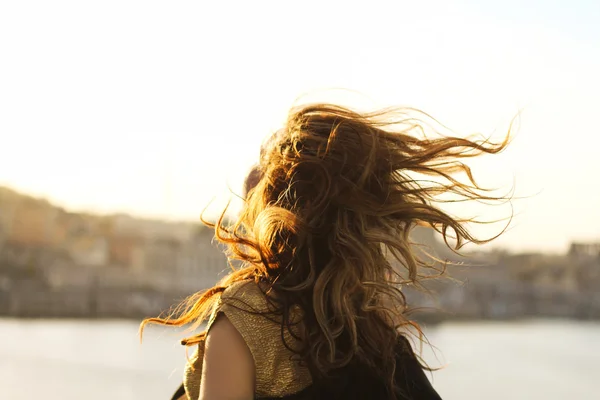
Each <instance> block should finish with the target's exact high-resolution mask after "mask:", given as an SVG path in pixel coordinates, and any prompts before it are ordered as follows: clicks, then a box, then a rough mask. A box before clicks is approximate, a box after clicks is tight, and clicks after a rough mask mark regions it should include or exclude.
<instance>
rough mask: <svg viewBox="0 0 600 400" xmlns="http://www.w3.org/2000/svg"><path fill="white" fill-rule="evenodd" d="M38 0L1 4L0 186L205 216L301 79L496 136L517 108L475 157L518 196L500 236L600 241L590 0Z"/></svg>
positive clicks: (525, 244)
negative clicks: (501, 148)
mask: <svg viewBox="0 0 600 400" xmlns="http://www.w3.org/2000/svg"><path fill="white" fill-rule="evenodd" d="M33 3H35V7H32V6H31V4H30V3H22V2H12V3H8V2H7V3H5V4H3V5H2V6H0V52H1V53H2V54H3V57H4V58H5V60H6V61H5V62H3V63H1V64H0V87H1V90H0V110H2V111H1V113H2V116H1V117H0V137H1V139H2V144H1V149H2V150H1V151H2V153H1V155H0V185H4V186H8V187H11V188H13V189H15V190H18V191H20V192H22V193H25V194H31V195H35V196H40V197H44V198H47V199H49V200H50V201H52V202H53V203H55V204H57V205H60V206H62V207H65V208H67V209H69V210H73V211H91V212H96V213H102V214H106V213H115V212H124V213H129V214H133V215H136V216H141V217H154V218H166V219H178V220H180V219H184V220H196V221H197V220H198V215H199V214H200V212H201V211H202V209H203V208H204V207H205V206H206V205H208V204H209V202H210V201H211V200H212V199H213V197H214V198H215V201H214V203H212V205H211V207H210V209H209V214H212V215H214V214H215V213H216V212H218V211H220V210H221V209H222V207H223V206H224V204H225V202H226V200H227V199H228V198H229V197H230V194H229V188H231V189H232V190H233V191H234V192H237V193H239V192H241V183H242V180H243V178H244V176H245V174H246V172H247V171H248V168H249V167H250V166H251V165H252V164H253V163H254V162H255V161H256V158H257V156H258V147H259V145H260V143H261V141H262V140H263V138H264V137H265V136H266V135H268V134H269V133H270V132H272V131H273V130H276V129H278V128H279V127H280V125H281V124H282V123H283V121H284V119H285V116H286V113H287V111H288V109H289V107H290V106H291V105H292V104H293V103H294V102H295V101H296V100H297V99H298V96H301V95H303V94H307V93H310V94H311V95H310V96H308V97H305V98H301V99H300V102H305V101H310V100H324V101H338V102H342V103H343V104H346V105H350V106H357V107H369V108H374V107H377V106H390V105H407V106H414V107H417V108H420V109H422V110H424V111H426V112H427V113H429V114H431V115H433V116H434V117H436V118H437V119H439V120H440V121H441V122H442V123H444V124H445V125H447V126H449V127H450V128H452V129H453V130H455V131H456V132H457V133H459V134H461V135H463V134H464V135H468V134H471V133H475V132H480V133H482V134H484V135H493V137H494V138H499V137H501V136H502V135H503V134H504V133H505V132H506V129H507V127H508V124H509V122H510V120H511V118H513V117H514V115H515V114H516V113H517V112H518V111H519V110H522V114H521V117H520V119H519V121H518V124H517V131H516V132H515V133H516V136H515V140H514V142H513V144H512V146H511V147H510V148H509V149H508V150H507V151H506V152H505V153H503V154H501V155H499V156H491V157H485V158H483V159H481V160H477V161H475V162H473V163H472V166H473V167H474V171H475V177H476V178H478V180H479V181H480V182H481V183H482V184H484V185H486V186H493V187H500V188H502V189H505V190H508V189H509V188H510V186H511V185H512V184H513V179H514V183H515V185H516V192H515V195H516V196H524V197H525V198H524V199H522V200H517V201H515V203H514V205H515V212H516V213H517V216H516V219H515V221H514V223H513V226H512V228H511V230H509V231H508V232H507V233H505V235H504V236H503V237H501V238H500V239H499V240H498V241H497V244H496V246H499V247H507V248H509V249H511V250H515V251H527V250H540V251H552V252H564V251H565V250H566V248H567V246H568V244H569V243H570V242H571V241H574V240H575V241H577V240H582V241H597V240H598V239H599V236H600V229H599V228H598V226H600V209H599V208H598V205H599V204H600V185H598V184H597V183H594V182H595V181H596V180H595V179H593V178H592V179H590V174H591V173H593V172H594V171H599V170H600V158H599V157H597V155H596V152H597V147H596V146H597V145H598V144H599V139H598V133H600V132H599V130H598V123H597V122H596V121H595V118H594V117H595V113H596V110H598V109H599V108H600V96H599V95H598V93H599V92H600V78H599V77H598V75H597V71H598V70H600V51H599V50H598V49H600V27H599V26H598V25H597V24H595V23H594V21H597V20H598V18H600V5H598V4H597V3H595V2H592V1H588V2H583V1H579V2H570V3H568V7H567V6H566V5H563V6H558V5H557V4H554V3H552V4H550V3H547V2H542V1H530V2H516V1H509V2H504V3H502V5H498V4H496V3H495V2H494V3H492V2H474V1H457V2H443V1H441V0H438V1H428V2H419V3H418V4H414V3H408V2H377V1H375V2H371V3H370V4H369V7H368V8H365V7H362V6H360V5H351V4H348V3H347V2H344V3H341V2H327V3H321V2H319V3H317V2H311V1H307V2H303V3H302V6H301V7H300V6H295V7H293V8H291V6H290V5H288V4H284V3H271V2H269V3H266V2H252V4H245V3H240V4H237V5H236V6H235V7H233V8H232V7H231V5H228V4H227V3H219V2H213V3H210V4H197V3H194V2H178V3H177V4H169V5H168V7H167V6H166V5H164V6H162V5H160V4H159V3H148V2H141V1H131V2H117V1H107V2H103V3H102V4H101V5H95V4H92V3H89V4H88V3H80V2H75V1H58V2H53V3H52V4H50V3H45V2H41V1H38V2H33ZM334 3H336V5H335V6H334ZM491 4H494V5H491ZM565 4H566V3H565ZM267 6H268V7H269V12H265V7H267ZM336 7H340V9H339V10H340V11H339V15H340V18H339V19H336V20H332V19H331V18H325V16H326V15H328V16H330V15H336V14H335V9H336ZM320 10H322V11H323V12H322V13H321V12H320ZM67 11H68V12H67ZM332 13H333V14H332ZM74 15H77V18H74V17H73V16H74ZM132 21H135V24H132ZM224 21H227V22H224ZM242 32H243V33H242ZM325 37H327V38H328V39H327V41H326V42H324V40H323V38H325ZM330 88H346V89H348V90H349V91H342V90H325V91H323V90H324V89H330ZM236 207H239V202H238V203H235V204H234V205H233V209H234V210H235V208H236ZM483 210H485V211H483ZM453 211H456V212H457V213H459V214H464V213H467V214H470V213H473V211H474V209H473V208H472V206H469V207H463V208H460V207H459V208H457V209H456V210H454V209H453ZM507 212H510V209H507V208H506V207H501V208H498V209H493V210H488V209H479V208H478V207H477V208H476V213H478V214H482V216H483V218H486V219H494V218H497V217H501V216H505V215H506V214H507ZM501 229H502V224H501V223H500V224H497V225H494V226H492V227H482V228H477V229H476V232H481V234H482V235H489V234H494V233H496V232H498V231H499V230H501Z"/></svg>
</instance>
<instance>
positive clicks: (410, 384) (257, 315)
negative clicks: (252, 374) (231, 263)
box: [184, 280, 440, 400]
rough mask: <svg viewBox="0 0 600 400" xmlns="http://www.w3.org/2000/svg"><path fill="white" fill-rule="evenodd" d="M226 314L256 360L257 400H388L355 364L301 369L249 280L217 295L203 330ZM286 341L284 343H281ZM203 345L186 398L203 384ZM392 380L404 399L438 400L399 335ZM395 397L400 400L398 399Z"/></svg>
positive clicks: (374, 378) (277, 320) (375, 378)
mask: <svg viewBox="0 0 600 400" xmlns="http://www.w3.org/2000/svg"><path fill="white" fill-rule="evenodd" d="M220 316H225V317H226V318H227V319H228V321H229V322H231V324H232V325H233V326H234V327H235V329H236V330H237V332H239V333H240V335H241V336H242V338H243V340H244V342H245V344H246V345H247V346H248V349H249V350H250V352H251V353H252V357H253V359H254V362H255V369H256V380H255V385H256V386H255V398H256V399H263V400H266V399H289V400H309V399H310V400H312V399H331V400H333V399H350V400H352V399H374V400H376V399H387V398H388V396H387V392H386V390H387V389H386V387H385V385H384V382H383V380H382V377H381V376H380V375H378V374H377V372H376V371H372V370H371V369H369V368H368V367H366V366H364V365H361V364H360V363H359V362H354V363H350V364H349V365H347V366H345V367H343V368H340V369H338V370H334V371H331V373H330V374H329V376H328V377H327V378H321V379H319V380H316V381H314V380H313V379H312V377H311V373H310V371H309V369H308V368H307V367H306V365H303V363H301V361H300V359H299V357H297V355H296V354H295V353H294V351H292V350H291V349H290V348H289V347H292V348H293V347H294V345H295V339H294V335H293V334H290V333H289V332H287V330H286V329H285V328H283V335H284V336H283V338H282V322H283V321H282V319H281V317H278V316H277V315H275V314H273V309H272V307H270V306H269V302H268V300H267V298H266V297H265V294H264V293H263V290H262V289H261V288H260V287H259V286H258V285H257V284H256V283H255V282H253V281H251V280H247V281H240V282H237V283H236V284H234V285H232V286H230V287H229V288H227V290H225V291H224V292H223V293H222V294H221V298H220V300H219V302H218V303H217V304H216V306H215V308H214V310H213V313H212V315H211V318H210V319H209V322H208V326H207V329H210V327H211V326H212V324H213V323H214V321H215V320H216V319H217V317H220ZM284 340H285V342H284ZM204 350H205V342H204V341H203V342H201V343H199V344H198V348H197V350H196V353H195V354H194V356H193V357H192V358H191V359H190V363H189V364H188V365H187V367H186V369H185V377H184V387H185V392H186V394H187V397H188V398H189V399H198V398H199V393H200V387H201V384H202V364H203V355H204ZM396 353H397V360H398V361H397V370H396V375H395V379H396V380H397V381H398V383H399V386H400V387H401V388H402V389H403V390H404V391H405V392H406V393H405V394H406V397H405V398H406V399H414V400H429V399H431V400H434V399H439V398H440V397H439V396H438V395H437V393H436V392H435V390H434V389H433V387H432V386H431V384H430V383H429V381H428V379H427V377H426V375H425V373H424V372H423V369H422V367H421V365H420V364H419V362H418V361H417V358H416V356H415V355H414V352H413V351H412V349H411V346H410V343H409V342H408V340H407V339H405V338H404V337H403V336H398V343H397V346H396ZM399 399H402V397H400V398H399Z"/></svg>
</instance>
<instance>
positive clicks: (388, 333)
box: [142, 104, 509, 393]
mask: <svg viewBox="0 0 600 400" xmlns="http://www.w3.org/2000/svg"><path fill="white" fill-rule="evenodd" d="M428 118H429V117H428V116H427V115H426V114H424V113H421V112H419V111H417V110H414V109H396V110H384V111H379V112H374V113H359V112H355V111H352V110H350V109H347V108H343V107H339V106H336V105H331V104H315V105H308V106H304V107H300V108H298V109H294V110H292V112H291V113H290V116H289V119H288V121H287V124H286V125H285V127H284V128H283V129H282V130H280V131H279V132H277V133H276V134H274V135H273V136H272V137H271V139H270V140H269V141H268V142H267V143H266V144H265V146H264V148H263V151H262V154H261V159H260V164H259V165H258V166H257V167H256V168H255V170H254V172H253V174H254V175H252V179H253V182H251V183H249V184H248V185H247V186H248V189H249V190H248V193H247V196H246V199H245V207H244V208H243V211H242V213H241V215H240V216H239V218H238V219H237V221H236V222H235V223H234V224H233V225H231V226H225V225H224V222H223V221H224V219H223V216H222V217H221V219H219V221H218V222H217V223H216V224H215V225H211V226H214V228H215V235H216V238H217V239H218V240H219V241H220V242H221V243H223V244H225V245H226V246H227V249H228V256H229V259H230V260H237V261H240V262H241V267H239V268H235V269H234V270H233V271H232V272H231V274H229V275H228V276H227V277H225V278H224V279H223V280H222V281H221V282H220V283H219V284H218V285H217V286H215V287H213V288H211V289H209V290H207V291H204V292H202V293H198V294H196V295H194V296H192V297H191V298H190V299H189V300H188V301H187V302H186V303H185V306H184V307H183V308H182V310H181V312H180V313H177V314H176V315H171V316H170V317H167V318H150V319H147V320H145V321H144V322H143V323H142V327H143V326H144V325H145V324H147V323H159V324H163V325H175V326H180V325H186V324H194V325H195V326H197V325H198V324H200V323H201V322H202V321H204V320H205V319H206V318H207V317H208V315H209V313H210V312H211V310H212V307H213V305H214V303H215V301H216V300H217V298H218V295H219V293H222V292H223V291H224V290H225V289H226V288H227V287H228V286H229V285H231V284H233V283H235V282H238V281H241V280H254V281H255V282H257V283H260V285H261V287H263V288H266V290H265V294H266V295H268V293H276V296H268V297H269V299H270V301H271V302H272V303H273V304H275V306H276V309H277V310H278V313H279V314H280V315H281V316H282V320H283V322H282V329H283V328H284V327H287V329H289V328H290V326H291V324H292V323H293V322H292V321H291V316H290V312H289V311H290V308H291V307H299V308H300V310H301V311H302V315H303V321H302V326H303V331H302V333H301V334H300V335H299V337H298V339H299V340H300V342H301V343H302V350H301V351H300V352H299V353H300V356H301V357H302V359H303V360H304V361H305V362H306V363H307V365H308V366H309V367H310V369H311V372H312V373H313V374H317V375H321V374H322V375H327V373H328V371H331V370H333V369H335V368H339V367H343V366H345V365H347V364H348V363H350V362H351V360H353V359H354V360H356V359H357V360H359V361H360V362H362V363H364V364H365V365H367V366H369V367H371V368H373V369H375V370H376V371H378V374H379V376H383V377H385V382H386V385H387V387H388V389H390V393H394V392H397V390H399V389H398V388H397V387H396V383H395V382H394V379H393V376H394V371H395V368H396V364H395V363H396V361H395V358H394V346H395V344H396V342H397V339H398V336H399V335H400V331H399V329H400V328H401V327H405V326H408V325H410V324H413V323H412V322H411V321H410V320H409V319H408V318H407V317H406V315H405V311H406V301H405V298H404V295H403V294H402V292H401V290H400V285H402V284H405V283H411V284H417V283H418V282H419V281H420V279H422V278H423V276H424V275H423V274H422V272H423V271H424V270H425V269H431V268H434V266H433V264H432V263H431V262H429V261H427V260H422V259H420V258H419V257H417V256H416V254H415V252H414V251H413V249H412V247H411V243H410V240H409V234H410V232H411V230H412V228H413V227H415V226H416V225H426V226H429V227H431V228H433V229H436V230H437V231H438V232H440V233H441V234H442V236H443V237H444V240H445V242H446V244H447V245H448V246H450V244H449V241H448V238H449V237H450V236H452V235H450V233H452V234H453V236H454V240H455V245H454V246H452V247H453V248H454V249H460V247H461V246H462V245H463V244H464V243H465V242H467V241H468V242H473V243H484V242H486V241H488V240H490V239H478V238H476V237H474V236H473V235H472V234H471V233H469V231H468V230H467V229H466V227H465V224H466V223H467V222H469V221H470V220H468V219H463V220H461V219H457V218H454V217H452V216H450V215H448V214H447V213H446V212H444V211H443V210H442V209H441V208H439V206H437V203H438V202H440V201H443V200H440V198H439V197H440V196H441V195H445V194H448V193H451V194H453V195H454V196H455V197H457V198H459V199H462V200H480V199H487V200H504V198H502V197H494V196H491V195H490V194H489V192H488V191H486V190H485V189H483V188H482V187H480V186H479V185H478V184H477V183H476V182H475V180H474V179H473V175H472V173H471V170H470V169H469V167H468V166H467V165H465V164H464V163H463V162H462V161H461V160H462V159H465V158H470V157H475V156H478V155H481V154H483V153H489V154H495V153H499V152H500V151H502V150H503V149H504V148H505V147H506V146H507V144H508V142H509V135H507V136H506V138H505V140H504V141H503V142H502V143H499V144H494V143H490V142H489V141H487V140H475V139H465V138H459V137H449V136H440V137H438V138H427V137H426V136H425V135H423V133H424V132H425V127H426V123H425V122H423V121H424V120H425V119H428ZM420 136H421V137H420ZM461 172H462V173H464V174H466V176H467V178H468V179H467V182H461V181H459V180H458V179H457V178H455V177H454V175H455V174H456V173H461ZM417 174H418V175H427V176H432V177H434V178H435V179H431V180H424V179H421V180H419V179H417V178H415V175H417ZM223 215H224V214H223ZM386 252H387V253H389V254H390V255H391V256H392V258H393V259H394V260H395V261H394V262H397V263H399V265H401V266H402V268H400V269H399V268H397V267H393V266H392V260H390V257H389V256H387V255H386ZM269 291H271V292H269ZM205 334H206V333H201V334H199V335H196V336H193V337H190V338H187V339H184V340H183V343H184V344H186V345H192V344H196V343H198V342H199V341H201V340H202V339H203V338H204V336H205Z"/></svg>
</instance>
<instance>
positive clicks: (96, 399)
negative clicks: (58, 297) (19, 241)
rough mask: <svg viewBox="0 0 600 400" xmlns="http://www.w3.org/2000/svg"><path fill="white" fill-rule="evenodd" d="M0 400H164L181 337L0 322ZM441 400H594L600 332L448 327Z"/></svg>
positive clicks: (442, 331)
mask: <svg viewBox="0 0 600 400" xmlns="http://www.w3.org/2000/svg"><path fill="white" fill-rule="evenodd" d="M0 336H1V337H2V341H1V342H0V382H1V383H2V388H3V391H4V394H3V396H2V398H3V399H9V400H21V399H32V398H44V399H48V400H55V399H81V398H85V399H88V400H105V399H116V400H131V399H140V400H142V399H143V400H153V399H156V400H162V399H167V398H168V396H169V395H170V394H171V393H172V391H173V390H174V389H175V388H176V386H177V385H178V383H179V382H180V380H181V374H182V368H183V364H184V362H185V361H184V360H185V350H184V349H183V348H182V347H181V346H180V345H179V344H178V340H177V339H178V337H179V335H178V333H176V332H173V331H171V330H165V329H162V328H151V329H150V330H149V331H148V332H147V336H145V340H144V343H143V344H142V345H140V344H139V341H138V337H137V323H136V322H134V321H90V320H21V319H0ZM427 336H428V338H429V340H430V341H431V343H432V344H433V345H434V346H436V347H437V348H438V349H439V350H438V351H437V355H438V358H439V359H440V361H439V362H438V361H436V360H435V357H433V356H432V354H431V352H427V354H426V359H427V361H428V363H429V364H430V365H431V366H432V367H433V366H438V365H440V362H441V363H443V364H446V367H445V368H444V369H443V370H442V371H439V372H435V373H434V374H433V382H434V385H435V387H436V388H437V389H438V391H439V392H440V394H441V395H442V397H443V398H444V400H471V399H473V400H474V399H488V400H500V399H502V400H506V399H511V400H512V399H545V400H559V399H568V398H575V399H590V400H591V399H596V398H598V395H599V394H600V370H599V369H598V365H599V364H600V324H599V323H592V322H585V323H584V322H573V321H548V320H537V321H523V322H477V323H448V324H443V325H439V326H436V327H432V328H430V329H429V330H428V331H427Z"/></svg>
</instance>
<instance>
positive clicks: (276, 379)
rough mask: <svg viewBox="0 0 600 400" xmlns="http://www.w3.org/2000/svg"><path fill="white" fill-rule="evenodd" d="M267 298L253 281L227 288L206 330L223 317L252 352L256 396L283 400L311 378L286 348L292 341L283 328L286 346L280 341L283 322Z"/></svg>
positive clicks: (245, 281) (241, 282)
mask: <svg viewBox="0 0 600 400" xmlns="http://www.w3.org/2000/svg"><path fill="white" fill-rule="evenodd" d="M268 296H269V294H268V292H267V291H266V289H265V288H264V287H261V286H260V284H259V283H256V282H255V281H253V280H244V281H239V282H235V283H233V284H231V285H229V286H228V287H227V288H226V289H225V290H224V291H223V292H222V293H221V297H220V299H219V300H218V302H217V304H216V305H215V309H214V311H213V314H212V316H211V318H210V321H209V324H208V326H207V329H210V327H211V325H212V323H213V322H214V321H215V320H216V319H217V318H218V317H219V316H225V317H226V318H227V319H228V320H229V322H230V323H231V324H232V325H233V326H234V327H235V329H236V330H237V331H238V333H239V334H240V335H241V337H242V338H243V339H244V342H245V343H246V345H247V346H248V349H249V350H250V352H251V353H252V357H253V359H254V363H255V367H256V390H257V395H258V396H259V397H272V396H275V397H282V396H286V395H289V394H293V393H297V392H299V391H301V390H302V389H304V388H306V387H307V386H308V385H310V383H311V382H312V379H311V376H310V373H309V372H308V370H307V369H306V368H305V367H303V366H301V365H300V364H299V360H297V359H296V357H294V353H293V352H292V351H291V350H290V349H289V348H288V346H290V345H292V344H293V343H294V340H295V339H294V337H293V336H291V335H290V333H289V332H288V331H287V330H286V329H284V330H283V337H284V338H285V342H286V343H284V341H283V340H282V336H281V335H282V321H281V320H280V317H278V316H277V313H273V311H274V309H273V307H272V306H271V303H270V302H269V300H268ZM286 344H287V345H286Z"/></svg>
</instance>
